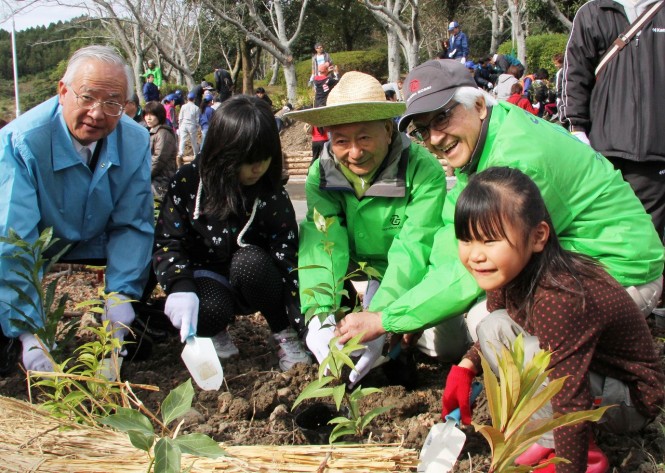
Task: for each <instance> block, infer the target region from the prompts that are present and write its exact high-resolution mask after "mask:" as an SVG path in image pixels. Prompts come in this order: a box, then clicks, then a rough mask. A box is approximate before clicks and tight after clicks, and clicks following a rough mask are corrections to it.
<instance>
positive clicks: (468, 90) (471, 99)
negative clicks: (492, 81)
mask: <svg viewBox="0 0 665 473" xmlns="http://www.w3.org/2000/svg"><path fill="white" fill-rule="evenodd" d="M480 97H484V98H485V104H486V105H488V106H494V105H497V104H498V103H499V102H497V100H496V99H495V98H494V97H492V96H491V95H490V94H488V93H487V92H485V91H484V90H483V89H479V88H478V87H468V86H464V87H460V88H459V89H457V90H456V91H455V95H454V96H453V100H454V101H455V102H457V103H459V104H460V105H462V106H463V107H464V108H466V109H467V110H471V109H472V108H473V107H475V106H476V102H477V101H478V99H479V98H480Z"/></svg>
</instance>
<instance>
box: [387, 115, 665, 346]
mask: <svg viewBox="0 0 665 473" xmlns="http://www.w3.org/2000/svg"><path fill="white" fill-rule="evenodd" d="M490 114H491V115H490V117H489V119H486V120H485V122H484V126H483V130H482V132H481V136H480V140H481V143H479V146H478V147H477V149H476V152H475V154H474V156H473V157H472V159H471V162H470V163H469V164H468V165H467V166H465V168H466V169H465V168H462V169H459V170H457V171H456V175H457V184H456V185H455V187H454V188H453V189H452V190H451V191H450V192H449V193H448V195H447V197H446V203H445V205H444V209H443V223H444V227H443V228H442V229H441V230H440V231H439V232H437V234H436V237H435V241H434V246H433V248H432V257H431V261H430V267H429V271H428V274H427V276H426V277H425V278H424V279H423V281H422V282H421V284H419V285H418V286H416V287H414V288H413V289H412V290H411V291H409V292H408V293H407V294H405V295H404V296H402V297H401V298H400V299H398V300H397V301H395V302H394V303H393V304H391V305H390V307H388V308H386V309H385V310H384V311H383V314H382V322H383V326H384V328H385V329H386V330H387V331H391V332H398V333H404V332H412V331H417V330H421V329H423V328H426V327H430V326H433V325H436V324H438V323H440V322H441V321H443V320H444V319H446V318H448V317H451V316H453V315H457V314H460V313H461V312H463V311H465V310H466V309H468V308H469V306H470V305H471V304H473V303H474V302H475V301H476V299H477V298H478V297H479V296H480V295H482V291H481V290H480V288H478V286H477V285H476V282H475V280H474V279H473V277H472V276H471V275H470V274H469V273H468V272H467V271H466V269H465V268H464V266H463V265H462V263H461V262H460V261H459V258H458V257H457V240H456V239H455V229H454V226H453V216H454V211H455V203H456V202H457V198H458V196H459V194H460V192H461V191H462V189H464V188H465V187H466V185H467V183H468V180H469V175H470V174H473V173H474V172H480V171H483V170H484V169H487V168H489V167H492V166H508V167H511V168H516V169H519V170H521V171H522V172H524V173H525V174H527V175H528V176H529V177H531V178H532V179H533V180H534V181H535V183H536V185H538V188H539V189H540V192H541V193H542V195H543V199H544V200H545V203H546V204H547V208H548V210H549V212H550V215H551V216H552V222H553V223H554V229H555V231H556V233H557V235H558V236H559V240H560V241H561V245H562V246H563V247H564V248H566V249H568V250H571V251H576V252H579V253H583V254H585V255H588V256H591V257H593V258H595V259H597V260H598V261H600V262H601V263H603V264H604V265H605V267H606V268H607V270H608V272H609V273H610V274H611V275H612V276H613V277H614V278H615V279H616V280H617V281H619V283H621V284H622V285H623V286H633V285H640V284H645V283H647V282H650V281H653V280H655V279H656V278H658V276H660V275H661V274H662V272H663V245H662V243H661V242H660V240H659V238H658V235H657V233H656V230H655V229H654V227H653V223H652V221H651V218H650V217H649V215H648V214H647V213H646V212H645V211H644V208H643V207H642V204H641V203H640V201H639V200H638V199H637V197H635V194H634V193H633V191H632V189H631V188H630V186H629V185H628V184H627V183H626V182H625V181H624V180H623V178H622V177H621V174H620V172H619V171H616V170H615V169H614V168H613V167H612V164H611V163H610V162H609V161H608V160H607V159H605V158H604V157H603V156H602V155H601V154H600V153H597V152H596V151H594V150H593V149H592V148H590V147H589V146H587V145H585V144H583V143H581V142H580V141H579V140H577V139H576V138H575V137H573V136H572V135H570V134H569V133H568V132H567V131H566V130H565V129H563V128H562V127H560V126H557V125H553V124H550V123H547V122H545V121H543V120H540V119H537V118H535V117H534V116H533V115H531V114H529V113H528V112H525V111H524V110H522V109H520V108H517V107H515V106H513V105H510V104H507V103H503V102H500V103H499V105H496V106H494V107H492V108H491V109H490Z"/></svg>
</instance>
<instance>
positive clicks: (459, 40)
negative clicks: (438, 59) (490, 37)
mask: <svg viewBox="0 0 665 473" xmlns="http://www.w3.org/2000/svg"><path fill="white" fill-rule="evenodd" d="M448 33H450V38H448V51H447V53H448V59H456V60H458V61H460V62H461V63H462V64H464V63H465V62H466V58H467V57H469V39H468V38H467V37H466V34H465V33H464V32H463V31H462V30H460V27H459V23H457V22H456V21H451V22H450V24H449V25H448Z"/></svg>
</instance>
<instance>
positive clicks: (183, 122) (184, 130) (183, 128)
mask: <svg viewBox="0 0 665 473" xmlns="http://www.w3.org/2000/svg"><path fill="white" fill-rule="evenodd" d="M195 99H196V94H195V93H194V92H190V93H189V94H187V103H186V104H185V105H183V106H182V107H180V113H179V114H178V124H179V130H180V143H179V144H178V157H177V164H178V167H180V166H182V164H183V160H182V157H183V155H184V154H185V140H186V139H189V141H190V143H191V144H192V151H193V152H194V156H196V155H197V154H199V141H198V136H197V133H198V131H199V107H197V106H196V104H195V103H194V100H195Z"/></svg>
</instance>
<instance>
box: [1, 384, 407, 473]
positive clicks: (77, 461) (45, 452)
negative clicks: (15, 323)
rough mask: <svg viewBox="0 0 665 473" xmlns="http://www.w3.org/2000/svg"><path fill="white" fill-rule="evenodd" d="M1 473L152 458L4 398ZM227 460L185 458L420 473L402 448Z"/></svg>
mask: <svg viewBox="0 0 665 473" xmlns="http://www.w3.org/2000/svg"><path fill="white" fill-rule="evenodd" d="M0 412H2V417H1V418H0V459H2V460H0V470H1V471H7V472H27V471H45V472H63V473H66V472H77V473H79V472H80V473H93V472H100V473H107V472H128V473H131V472H145V471H146V469H147V467H148V458H147V455H146V454H145V452H142V451H140V450H138V449H136V448H134V447H133V446H132V445H131V444H130V442H129V440H128V439H127V437H126V436H125V435H124V434H122V433H119V432H115V431H112V430H110V429H105V428H95V427H86V426H81V425H77V424H73V423H70V422H68V421H64V420H59V419H55V418H53V417H50V416H49V414H48V413H46V412H44V411H43V410H41V409H39V407H37V406H34V405H32V404H28V403H26V402H23V401H19V400H16V399H12V398H7V397H2V396H0ZM222 447H223V448H224V449H225V450H226V452H227V454H228V455H227V456H225V457H221V458H217V459H214V460H213V459H209V458H197V457H193V456H191V455H183V461H182V465H183V467H186V466H189V465H191V464H193V467H192V470H191V471H192V472H209V471H226V472H326V473H342V472H350V471H352V472H361V473H362V472H367V473H376V472H389V471H414V470H415V467H416V465H417V464H418V454H417V452H416V451H415V450H413V449H407V448H402V447H400V446H399V445H393V444H390V445H340V446H334V447H333V446H329V445H325V446H318V445H301V446H293V445H291V446H268V445H258V446H225V445H223V444H222Z"/></svg>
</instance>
